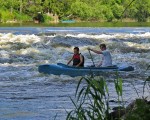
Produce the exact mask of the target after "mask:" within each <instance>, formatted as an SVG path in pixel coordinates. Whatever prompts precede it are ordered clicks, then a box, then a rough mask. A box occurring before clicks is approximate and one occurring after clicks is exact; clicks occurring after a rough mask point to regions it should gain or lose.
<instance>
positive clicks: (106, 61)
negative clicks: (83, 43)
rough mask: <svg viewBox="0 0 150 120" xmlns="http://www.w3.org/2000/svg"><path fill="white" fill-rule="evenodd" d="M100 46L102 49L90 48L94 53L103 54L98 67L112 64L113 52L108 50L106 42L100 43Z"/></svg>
mask: <svg viewBox="0 0 150 120" xmlns="http://www.w3.org/2000/svg"><path fill="white" fill-rule="evenodd" d="M99 47H100V49H101V50H100V51H97V50H94V49H91V48H88V50H91V51H92V52H94V53H97V54H102V55H103V58H102V61H100V62H99V64H98V65H97V66H96V67H100V66H102V67H108V66H112V58H111V54H110V52H109V51H108V50H107V48H106V45H105V44H100V45H99Z"/></svg>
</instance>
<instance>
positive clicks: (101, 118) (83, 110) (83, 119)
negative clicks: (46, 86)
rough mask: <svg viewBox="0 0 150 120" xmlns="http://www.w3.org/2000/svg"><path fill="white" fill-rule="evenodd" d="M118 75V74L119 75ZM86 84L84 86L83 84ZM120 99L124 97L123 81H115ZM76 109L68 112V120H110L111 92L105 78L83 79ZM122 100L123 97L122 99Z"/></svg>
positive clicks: (77, 90)
mask: <svg viewBox="0 0 150 120" xmlns="http://www.w3.org/2000/svg"><path fill="white" fill-rule="evenodd" d="M117 75H118V74H117ZM82 82H85V83H84V85H83V84H81V83H82ZM114 84H115V88H116V92H117V95H118V96H119V97H118V100H120V96H122V79H121V78H119V77H117V79H115V80H114ZM75 98H76V102H75V100H73V99H71V101H72V103H73V104H74V106H75V109H74V110H72V111H70V112H68V115H67V119H66V120H110V119H111V116H110V114H109V111H110V106H109V90H108V85H107V83H106V80H105V79H104V78H103V77H82V78H81V79H80V81H79V83H78V85H77V89H76V94H75ZM121 98H122V97H121Z"/></svg>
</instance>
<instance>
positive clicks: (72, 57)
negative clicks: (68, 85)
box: [67, 57, 73, 65]
mask: <svg viewBox="0 0 150 120" xmlns="http://www.w3.org/2000/svg"><path fill="white" fill-rule="evenodd" d="M72 60H73V57H72V58H71V59H70V60H69V61H68V63H67V65H69V64H70V63H71V61H72Z"/></svg>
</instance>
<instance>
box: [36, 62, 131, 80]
mask: <svg viewBox="0 0 150 120" xmlns="http://www.w3.org/2000/svg"><path fill="white" fill-rule="evenodd" d="M133 70H134V68H133V67H132V66H128V67H117V66H111V67H99V68H98V67H74V66H68V65H65V64H62V63H57V64H44V65H40V66H39V67H38V71H39V72H40V73H44V74H54V75H69V76H72V77H75V76H84V75H101V73H104V72H105V73H106V72H114V71H133Z"/></svg>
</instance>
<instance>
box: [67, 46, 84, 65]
mask: <svg viewBox="0 0 150 120" xmlns="http://www.w3.org/2000/svg"><path fill="white" fill-rule="evenodd" d="M71 61H73V66H76V67H84V56H83V55H82V54H81V53H79V48H78V47H75V48H74V55H73V56H72V58H71V59H70V60H69V62H68V63H67V65H69V64H70V63H71Z"/></svg>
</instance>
